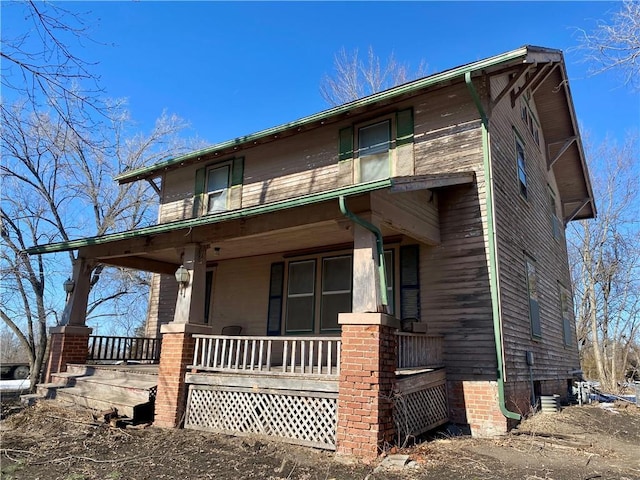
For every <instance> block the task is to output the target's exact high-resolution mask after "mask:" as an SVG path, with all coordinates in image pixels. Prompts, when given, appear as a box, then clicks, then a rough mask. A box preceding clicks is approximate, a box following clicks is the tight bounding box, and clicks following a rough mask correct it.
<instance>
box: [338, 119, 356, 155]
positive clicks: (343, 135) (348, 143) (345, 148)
mask: <svg viewBox="0 0 640 480" xmlns="http://www.w3.org/2000/svg"><path fill="white" fill-rule="evenodd" d="M339 136H340V140H339V145H338V152H339V153H338V161H340V162H342V161H344V160H351V159H352V158H353V127H346V128H342V129H340V132H339Z"/></svg>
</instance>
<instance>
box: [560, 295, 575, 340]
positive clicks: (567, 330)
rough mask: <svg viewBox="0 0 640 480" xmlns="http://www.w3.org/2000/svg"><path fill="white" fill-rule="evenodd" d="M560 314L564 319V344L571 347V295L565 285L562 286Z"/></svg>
mask: <svg viewBox="0 0 640 480" xmlns="http://www.w3.org/2000/svg"><path fill="white" fill-rule="evenodd" d="M560 314H561V317H562V334H563V337H564V344H565V345H567V346H570V345H571V344H572V343H573V342H572V335H571V320H572V315H571V295H570V294H569V290H567V289H566V288H565V287H564V286H563V285H560Z"/></svg>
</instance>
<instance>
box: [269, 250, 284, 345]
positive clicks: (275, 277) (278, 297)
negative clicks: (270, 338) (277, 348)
mask: <svg viewBox="0 0 640 480" xmlns="http://www.w3.org/2000/svg"><path fill="white" fill-rule="evenodd" d="M283 288H284V263H282V262H279V263H273V264H272V265H271V280H270V282H269V312H268V314H267V335H280V320H281V319H282V291H283Z"/></svg>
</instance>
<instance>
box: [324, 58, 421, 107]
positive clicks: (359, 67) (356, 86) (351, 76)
mask: <svg viewBox="0 0 640 480" xmlns="http://www.w3.org/2000/svg"><path fill="white" fill-rule="evenodd" d="M334 69H335V71H334V73H333V75H325V76H324V77H323V79H322V82H321V84H320V94H321V95H322V98H323V99H324V100H325V101H326V102H327V103H328V104H329V105H334V106H335V105H342V104H343V103H347V102H351V101H353V100H357V99H358V98H362V97H365V96H367V95H371V94H373V93H377V92H380V91H382V90H385V89H387V88H391V87H395V86H397V85H401V84H403V83H406V82H408V81H410V80H414V79H416V78H419V77H421V76H423V75H425V74H426V70H427V66H426V64H425V63H424V62H422V63H421V64H420V66H419V67H418V69H417V70H416V71H415V72H411V71H410V69H409V66H408V64H404V63H399V62H398V61H397V60H396V59H395V56H394V54H393V53H391V55H390V56H389V58H388V59H387V61H386V63H384V64H383V63H382V62H381V61H380V57H378V56H377V55H376V54H375V53H374V51H373V48H372V47H371V46H370V47H369V50H368V54H367V59H366V62H365V61H363V60H361V59H360V57H359V56H358V49H355V50H353V51H352V52H347V51H346V50H345V49H344V48H342V49H340V51H339V52H338V53H337V54H336V55H335V57H334Z"/></svg>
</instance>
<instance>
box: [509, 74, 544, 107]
mask: <svg viewBox="0 0 640 480" xmlns="http://www.w3.org/2000/svg"><path fill="white" fill-rule="evenodd" d="M535 66H536V67H537V66H538V65H537V64H535ZM548 68H549V65H548V64H546V65H543V66H542V68H540V70H538V71H537V72H536V73H534V74H533V75H532V76H531V77H529V79H528V80H527V81H526V82H524V85H522V87H520V88H519V89H518V91H517V92H515V91H512V92H511V108H513V107H515V106H516V100H517V99H518V98H519V97H520V95H522V94H523V93H524V92H526V91H527V89H528V88H529V87H530V86H531V85H532V84H533V83H534V82H535V81H536V80H537V79H539V78H540V77H541V76H542V75H543V74H544V72H545V71H546V70H547V69H548Z"/></svg>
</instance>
